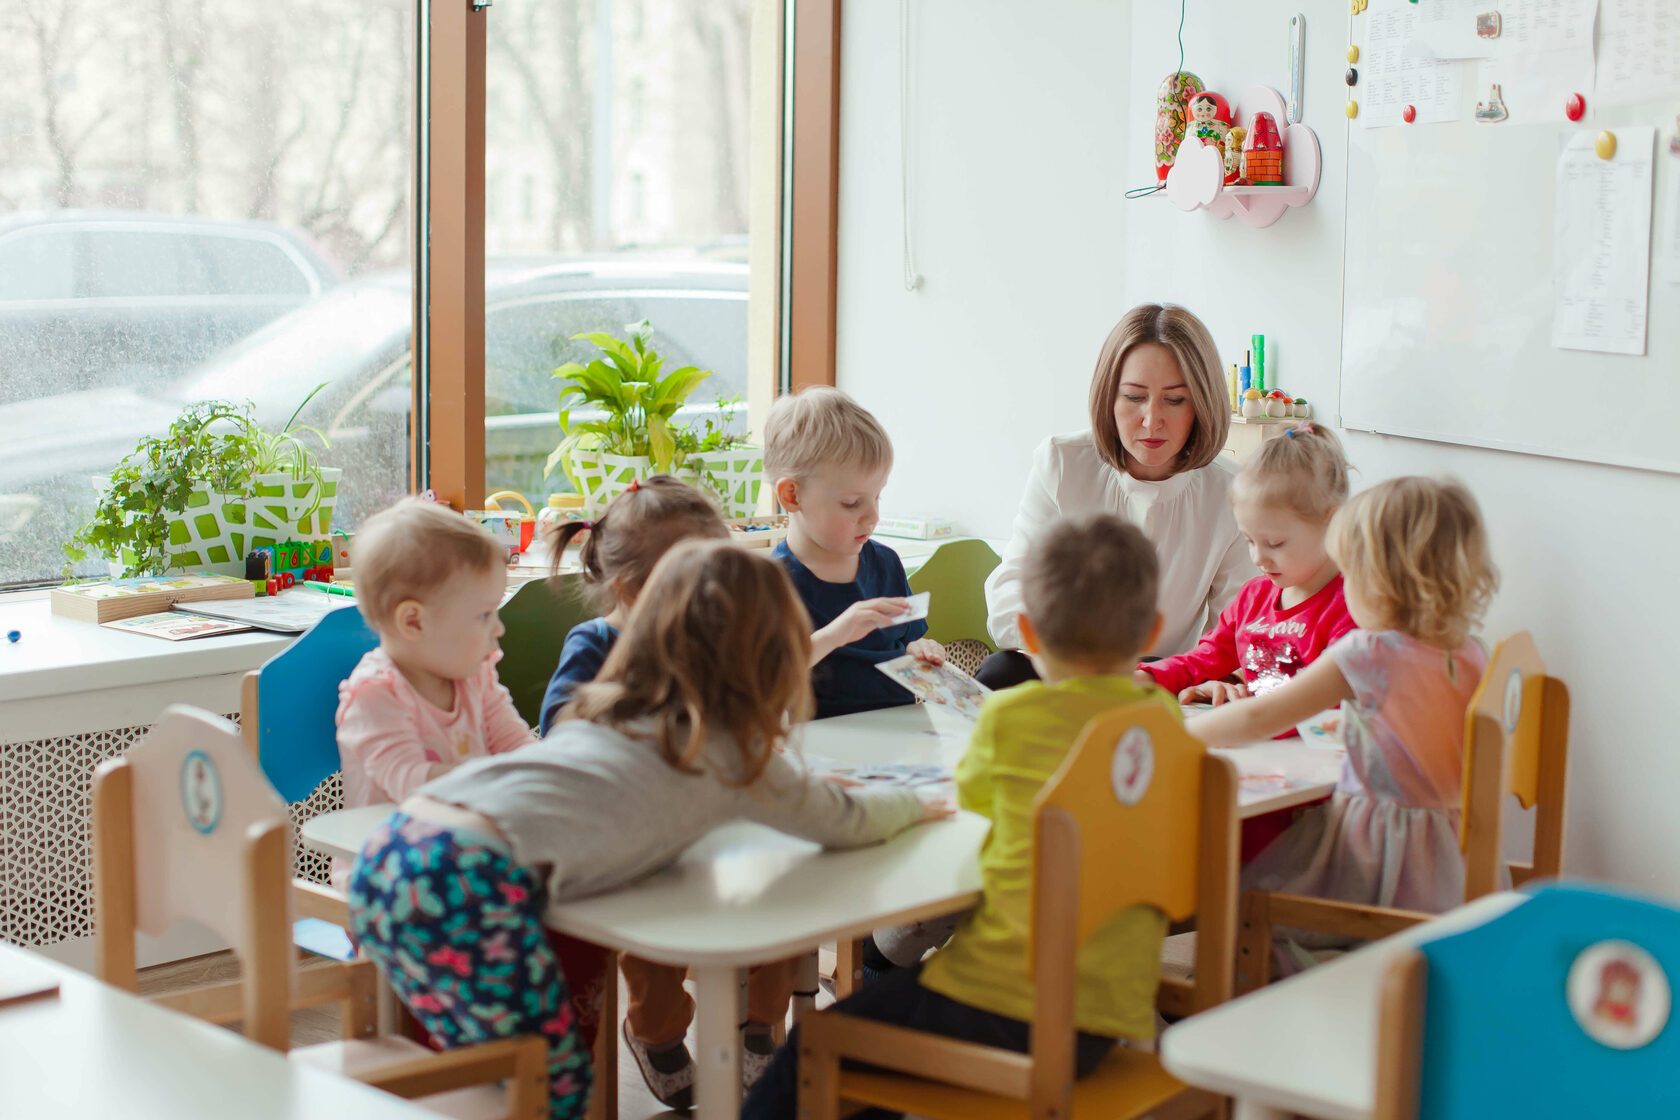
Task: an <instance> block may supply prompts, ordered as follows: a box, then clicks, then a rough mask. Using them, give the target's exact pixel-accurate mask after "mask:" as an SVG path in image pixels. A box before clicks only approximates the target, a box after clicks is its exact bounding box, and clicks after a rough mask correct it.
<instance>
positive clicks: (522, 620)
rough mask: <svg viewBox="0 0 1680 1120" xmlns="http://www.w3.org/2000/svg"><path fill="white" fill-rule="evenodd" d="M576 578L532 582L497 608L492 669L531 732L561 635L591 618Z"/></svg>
mask: <svg viewBox="0 0 1680 1120" xmlns="http://www.w3.org/2000/svg"><path fill="white" fill-rule="evenodd" d="M582 589H583V579H582V577H581V576H577V575H564V576H556V577H553V578H550V579H534V580H532V581H531V582H530V583H527V584H526V585H525V586H524V587H521V588H520V589H519V590H518V591H516V592H514V593H513V596H512V597H511V598H510V599H508V601H507V602H506V603H504V604H502V625H503V626H505V627H506V628H507V633H505V634H503V635H502V661H501V664H500V665H498V666H497V667H496V669H497V673H498V675H499V676H500V678H501V681H502V684H503V686H504V687H506V688H507V690H508V692H509V693H510V694H512V696H513V706H514V707H515V708H517V709H518V710H519V718H521V719H523V720H524V721H525V722H526V723H528V724H530V725H531V726H532V727H535V726H537V721H538V719H540V718H541V716H542V698H543V692H544V691H546V690H547V688H548V681H549V678H550V677H552V676H554V669H555V667H556V666H558V665H559V664H560V649H561V647H562V646H564V645H565V644H566V634H567V632H568V631H570V630H571V628H572V627H574V626H576V625H577V624H578V623H580V622H587V621H588V620H589V619H591V618H594V617H595V611H593V610H591V609H590V607H589V606H588V604H587V603H586V602H585V601H584V597H583V594H582Z"/></svg>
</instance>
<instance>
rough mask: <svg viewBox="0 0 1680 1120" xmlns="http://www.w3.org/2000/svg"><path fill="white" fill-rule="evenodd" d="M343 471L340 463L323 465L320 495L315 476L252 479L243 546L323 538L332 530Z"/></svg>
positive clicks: (243, 520)
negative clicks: (337, 465)
mask: <svg viewBox="0 0 1680 1120" xmlns="http://www.w3.org/2000/svg"><path fill="white" fill-rule="evenodd" d="M343 477H344V472H343V471H342V470H340V469H339V468H338V467H323V468H321V488H320V492H319V497H318V498H317V492H316V485H315V480H314V479H312V478H306V479H301V480H300V479H297V478H294V477H292V476H291V475H289V474H279V473H275V474H264V475H258V476H257V477H256V478H255V479H253V480H252V484H251V491H252V493H251V496H250V497H248V498H247V499H246V500H245V503H244V509H243V511H242V513H241V524H242V526H243V528H242V531H241V532H240V533H239V534H238V537H239V541H240V543H241V544H242V547H243V550H244V551H242V552H241V553H240V556H241V557H243V556H244V554H245V552H249V551H250V550H252V549H254V548H263V547H266V546H273V545H276V544H282V543H284V542H286V541H324V540H326V539H327V538H328V536H329V535H330V534H331V532H332V515H333V507H334V506H336V505H337V504H338V484H339V481H340V480H341V479H342V478H343Z"/></svg>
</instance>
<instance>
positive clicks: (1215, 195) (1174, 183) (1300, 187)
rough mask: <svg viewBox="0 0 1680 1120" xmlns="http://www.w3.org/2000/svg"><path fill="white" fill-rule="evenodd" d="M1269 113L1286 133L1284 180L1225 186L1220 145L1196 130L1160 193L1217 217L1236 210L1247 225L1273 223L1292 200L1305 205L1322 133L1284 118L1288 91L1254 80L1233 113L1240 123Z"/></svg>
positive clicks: (1313, 188)
mask: <svg viewBox="0 0 1680 1120" xmlns="http://www.w3.org/2000/svg"><path fill="white" fill-rule="evenodd" d="M1261 112H1265V113H1270V114H1272V119H1273V120H1274V121H1277V122H1279V127H1280V129H1281V130H1282V136H1283V183H1282V184H1281V185H1265V186H1226V185H1225V160H1224V157H1223V154H1222V153H1220V152H1219V151H1218V150H1217V149H1215V148H1211V147H1208V146H1207V145H1205V144H1203V143H1202V142H1201V141H1200V140H1197V139H1196V138H1195V137H1194V136H1188V137H1186V138H1185V140H1184V142H1183V143H1182V144H1180V145H1179V148H1178V155H1177V156H1176V157H1174V160H1173V165H1172V169H1171V170H1170V171H1168V172H1167V186H1166V190H1164V191H1162V192H1161V193H1162V194H1164V195H1166V196H1167V198H1168V199H1170V200H1171V201H1172V204H1173V205H1174V206H1176V207H1178V208H1179V209H1180V210H1207V211H1208V212H1209V213H1211V214H1213V215H1214V216H1215V217H1218V218H1229V217H1231V216H1232V215H1235V216H1236V217H1237V219H1238V220H1239V221H1241V222H1242V223H1243V224H1244V225H1248V226H1255V227H1259V226H1269V225H1271V224H1272V223H1273V222H1275V221H1277V220H1278V219H1279V218H1281V217H1283V215H1284V212H1285V211H1287V210H1288V209H1289V208H1290V207H1292V206H1305V205H1306V204H1307V203H1308V202H1311V201H1312V197H1313V195H1315V194H1317V193H1318V177H1319V171H1320V170H1321V163H1322V160H1321V157H1320V153H1319V147H1318V135H1317V134H1316V133H1315V132H1313V130H1312V129H1310V128H1308V127H1307V126H1306V125H1304V124H1292V125H1289V126H1288V127H1287V128H1284V127H1283V122H1284V121H1285V120H1287V119H1288V118H1287V117H1286V116H1285V114H1284V107H1283V97H1282V96H1281V95H1279V93H1278V91H1277V90H1275V89H1273V88H1272V87H1271V86H1252V87H1250V88H1249V90H1248V92H1247V93H1244V94H1243V95H1242V98H1241V99H1240V100H1239V101H1238V102H1237V105H1236V109H1235V112H1234V114H1233V115H1234V116H1235V118H1236V120H1237V122H1238V123H1239V124H1242V125H1243V127H1245V128H1246V127H1247V124H1246V122H1247V121H1250V120H1252V119H1253V118H1254V114H1255V113H1261Z"/></svg>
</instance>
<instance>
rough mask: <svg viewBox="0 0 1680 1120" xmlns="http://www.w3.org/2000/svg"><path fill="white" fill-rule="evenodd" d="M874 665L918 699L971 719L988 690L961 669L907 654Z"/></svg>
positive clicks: (978, 710)
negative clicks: (935, 663)
mask: <svg viewBox="0 0 1680 1120" xmlns="http://www.w3.org/2000/svg"><path fill="white" fill-rule="evenodd" d="M875 668H877V669H879V670H881V672H883V673H885V674H886V675H887V676H889V677H891V678H892V679H893V680H895V681H897V682H898V683H899V684H901V685H903V686H904V687H905V688H907V689H909V690H910V691H911V692H912V693H914V694H915V697H916V699H917V700H920V701H921V702H922V703H924V704H928V705H936V706H938V707H940V708H943V709H944V710H946V711H949V712H954V713H956V714H957V715H960V716H963V717H964V718H966V719H971V720H972V719H978V718H979V717H980V705H981V703H982V702H983V701H984V700H985V699H986V697H987V696H988V695H990V694H991V691H992V690H991V689H989V688H987V687H986V686H985V685H983V684H981V683H980V682H979V681H977V680H975V679H974V678H973V677H971V676H969V675H968V674H967V673H964V672H962V671H961V670H958V669H953V668H952V667H951V666H949V665H929V664H928V663H927V662H926V661H923V660H921V659H920V658H917V657H913V656H911V655H910V654H905V655H904V656H903V657H895V658H893V659H892V660H891V661H882V662H878V663H877V664H876V666H875Z"/></svg>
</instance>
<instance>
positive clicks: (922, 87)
mask: <svg viewBox="0 0 1680 1120" xmlns="http://www.w3.org/2000/svg"><path fill="white" fill-rule="evenodd" d="M908 3H909V4H910V6H911V21H912V22H911V51H910V58H911V69H910V119H911V125H910V137H911V141H912V156H911V168H910V170H911V198H910V220H911V233H912V236H913V238H914V242H915V255H916V263H917V267H918V269H919V270H920V272H921V273H922V275H923V277H924V278H925V279H924V281H923V284H922V287H921V288H920V289H919V290H917V291H915V292H907V291H905V290H904V284H903V267H902V263H901V260H902V250H901V232H902V228H903V227H902V223H901V222H900V220H899V213H900V203H899V96H898V90H899V51H898V42H899V14H898V13H899V5H898V0H847V4H846V11H845V22H844V25H843V30H842V42H841V54H840V57H841V112H840V168H841V171H840V280H839V340H838V345H837V350H838V353H837V361H838V375H837V380H838V382H839V384H840V387H841V388H843V389H845V390H846V391H847V392H850V393H852V394H853V395H854V396H856V397H857V398H858V399H859V400H860V401H862V402H863V404H864V405H865V406H866V407H868V408H870V409H872V410H874V412H875V413H876V414H877V415H878V416H879V417H880V418H881V421H882V422H883V423H884V424H885V425H886V427H887V430H888V431H889V432H891V433H892V436H893V441H894V444H895V448H896V452H897V464H896V466H895V468H894V471H893V481H892V483H891V484H890V486H889V487H888V490H887V494H886V497H885V499H884V504H885V506H886V509H887V511H888V512H902V513H928V514H939V515H943V516H951V517H955V518H957V519H958V521H959V522H960V523H961V524H962V526H963V527H964V528H965V529H966V530H968V531H971V532H978V533H985V534H988V535H1007V532H1008V528H1009V522H1010V518H1011V517H1012V515H1013V513H1014V508H1015V504H1016V501H1017V499H1018V498H1019V497H1020V494H1021V485H1022V482H1023V481H1024V480H1025V478H1026V471H1027V465H1028V462H1029V460H1030V455H1031V452H1032V448H1033V445H1034V444H1035V443H1036V442H1037V441H1038V440H1039V439H1041V438H1043V437H1044V436H1046V435H1049V434H1050V433H1052V432H1057V431H1066V430H1072V429H1077V428H1082V427H1084V426H1085V425H1086V421H1085V415H1086V413H1085V392H1086V388H1087V386H1088V385H1089V382H1090V377H1091V369H1092V367H1093V366H1094V364H1095V362H1096V357H1097V351H1098V349H1099V348H1100V347H1101V345H1102V340H1103V337H1104V336H1105V335H1106V334H1107V333H1108V330H1109V328H1110V327H1112V326H1113V325H1114V323H1115V321H1116V320H1117V319H1118V318H1119V317H1120V315H1121V313H1122V312H1123V311H1124V310H1125V307H1126V304H1125V296H1124V294H1123V286H1124V278H1123V276H1122V269H1121V252H1122V248H1123V245H1124V240H1123V237H1122V232H1123V229H1124V224H1125V220H1126V218H1127V217H1128V211H1127V206H1126V204H1125V202H1124V201H1123V200H1122V198H1121V197H1120V196H1121V194H1122V193H1123V191H1124V190H1125V188H1126V187H1127V186H1130V185H1134V184H1135V183H1137V182H1139V181H1141V180H1139V179H1138V177H1137V175H1136V172H1135V169H1133V174H1132V175H1131V176H1130V177H1128V175H1127V170H1128V169H1127V168H1126V166H1125V162H1124V159H1123V154H1124V153H1123V145H1124V140H1125V133H1126V121H1127V108H1126V86H1125V74H1126V62H1127V51H1128V47H1127V39H1128V37H1129V35H1130V30H1129V24H1130V4H1129V3H1128V2H1126V0H1120V2H1116V0H1077V2H1076V0H1055V2H1054V3H1053V4H1038V3H1031V4H1028V3H1021V2H1020V0H908ZM1046 13H1053V14H1050V15H1047V14H1046Z"/></svg>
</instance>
